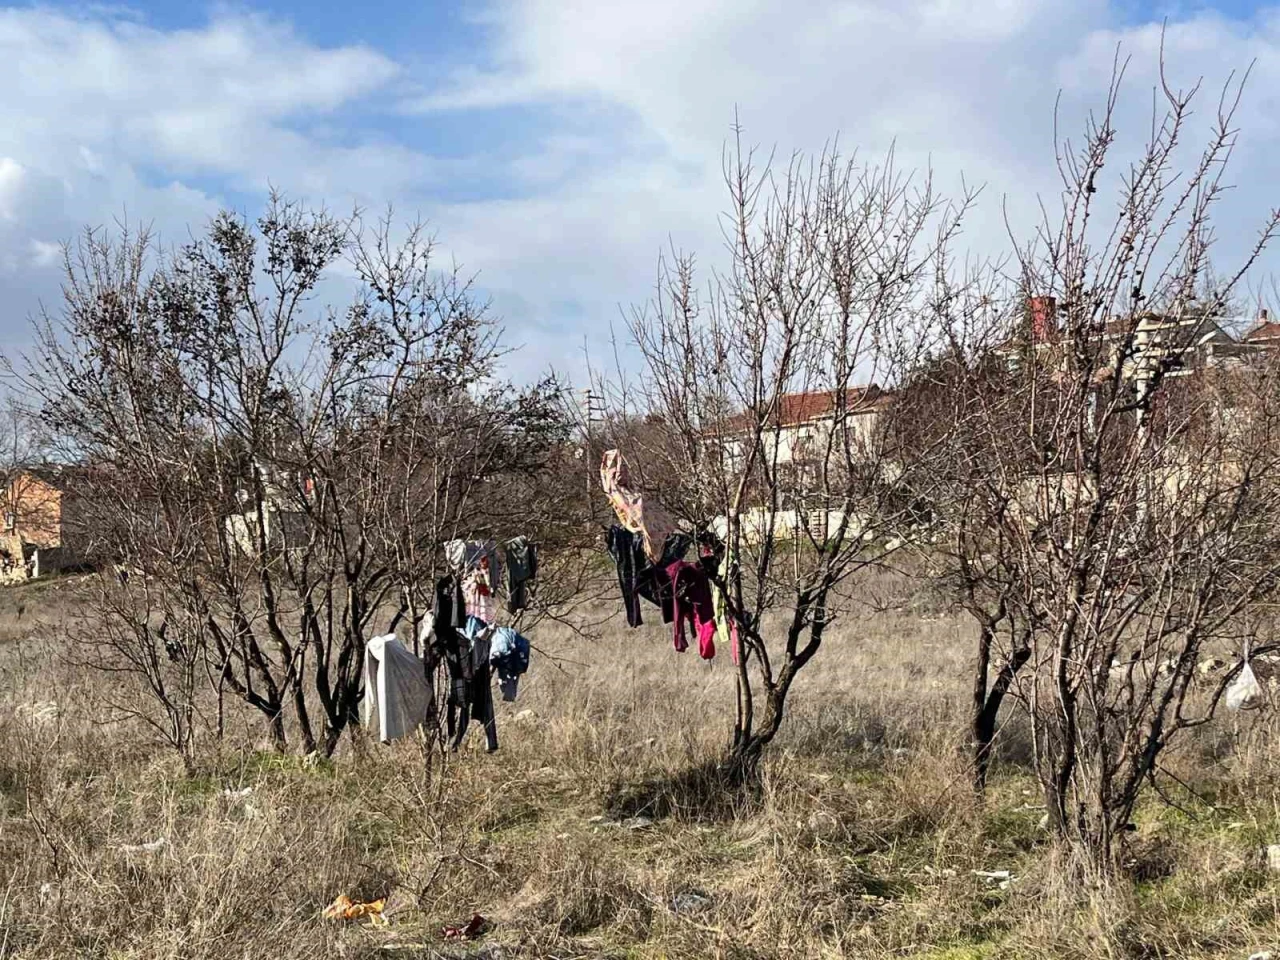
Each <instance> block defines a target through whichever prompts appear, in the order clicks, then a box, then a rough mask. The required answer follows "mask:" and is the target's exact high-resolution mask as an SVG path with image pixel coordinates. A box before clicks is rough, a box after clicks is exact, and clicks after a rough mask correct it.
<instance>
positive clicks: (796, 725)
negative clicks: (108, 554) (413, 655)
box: [0, 583, 1280, 960]
mask: <svg viewBox="0 0 1280 960" xmlns="http://www.w3.org/2000/svg"><path fill="white" fill-rule="evenodd" d="M891 599H893V598H891ZM0 605H2V606H0V690H2V691H3V693H0V703H2V704H3V706H2V707H0V957H14V958H19V957H20V958H35V957H101V958H113V960H124V958H139V960H142V958H163V957H174V958H177V957H183V958H203V957H210V958H249V957H272V958H293V957H298V958H302V957H308V958H315V957H350V958H356V957H369V958H372V957H405V958H427V957H437V956H443V957H464V956H474V957H490V958H498V957H511V958H516V957H560V958H570V957H618V958H622V957H628V958H631V957H634V958H658V957H672V958H674V957H725V958H765V957H859V958H863V957H865V958H881V957H884V958H887V957H921V958H931V960H944V958H946V960H978V958H997V957H998V958H1005V957H1014V958H1018V957H1027V958H1031V957H1036V958H1046V957H1073V958H1074V957H1079V958H1086V957H1087V958H1093V957H1097V958H1104V957H1105V958H1129V957H1132V958H1148V957H1151V958H1154V957H1180V958H1182V957H1186V958H1202V957H1240V958H1246V957H1248V956H1250V954H1252V953H1254V952H1256V951H1261V950H1266V949H1271V948H1273V947H1275V946H1277V945H1280V929H1278V927H1277V895H1278V894H1280V878H1278V877H1277V876H1276V875H1273V874H1271V873H1269V872H1268V870H1267V868H1266V863H1265V858H1264V856H1263V854H1262V851H1263V849H1264V848H1265V846H1266V845H1267V844H1270V843H1273V842H1280V790H1278V789H1277V787H1276V778H1275V772H1276V764H1277V760H1280V745H1278V742H1277V736H1278V735H1280V729H1278V727H1277V724H1276V722H1275V720H1274V718H1273V716H1272V715H1271V714H1270V712H1269V711H1261V712H1258V713H1256V714H1251V715H1247V716H1245V717H1243V718H1239V719H1236V718H1231V719H1224V720H1223V721H1222V722H1221V723H1219V724H1218V725H1217V726H1216V727H1214V728H1212V729H1209V730H1206V731H1204V733H1203V735H1202V736H1200V737H1199V738H1198V739H1196V740H1195V741H1193V742H1187V743H1186V744H1184V746H1183V747H1182V748H1181V749H1180V750H1179V751H1178V752H1177V753H1176V754H1175V755H1173V756H1171V757H1170V758H1169V761H1168V763H1167V764H1166V765H1167V766H1169V768H1170V769H1171V771H1173V772H1175V773H1176V774H1177V775H1178V777H1179V778H1180V779H1182V780H1184V781H1185V784H1186V786H1185V787H1178V788H1177V789H1176V791H1174V792H1171V793H1170V797H1169V799H1170V800H1171V801H1173V802H1174V803H1175V804H1176V805H1171V804H1169V803H1166V802H1163V801H1161V800H1159V799H1158V798H1154V797H1153V798H1152V800H1151V801H1150V802H1149V803H1147V805H1146V806H1145V807H1144V808H1143V810H1142V812H1141V816H1140V817H1139V822H1138V824H1137V827H1138V830H1137V833H1136V835H1135V837H1134V842H1133V851H1134V862H1133V864H1132V869H1131V873H1132V876H1131V878H1130V879H1128V880H1126V881H1124V882H1123V883H1118V884H1116V885H1115V886H1113V887H1109V888H1099V889H1079V888H1070V887H1068V886H1067V885H1065V884H1064V883H1062V882H1061V881H1060V880H1059V877H1060V876H1061V875H1062V873H1061V871H1060V870H1058V869H1057V866H1056V864H1057V862H1058V854H1057V853H1056V852H1055V850H1054V848H1053V846H1052V845H1051V844H1050V843H1049V842H1048V840H1047V838H1046V837H1045V835H1044V834H1043V833H1042V831H1041V830H1040V829H1039V828H1038V821H1039V819H1040V817H1041V811H1040V810H1039V809H1038V808H1037V804H1038V803H1039V796H1038V791H1037V790H1036V788H1035V785H1034V782H1033V779H1032V777H1031V776H1030V774H1029V772H1028V770H1027V768H1026V766H1025V761H1026V758H1025V750H1024V749H1023V748H1022V747H1021V746H1020V738H1019V736H1018V734H1017V730H1016V729H1014V728H1010V729H1009V730H1007V731H1006V732H1005V733H1004V734H1003V735H1002V741H1003V742H1002V748H1003V751H1002V755H1001V759H1000V762H999V764H998V766H997V769H996V771H995V774H994V780H993V787H992V790H991V795H990V797H989V800H988V802H987V804H986V805H985V807H980V806H979V805H977V804H976V803H975V801H974V799H973V797H972V795H971V794H970V792H969V790H968V786H967V779H966V774H965V769H964V766H963V762H962V758H961V756H960V754H959V747H960V745H961V743H962V741H963V720H964V711H965V705H966V700H967V689H968V686H969V676H968V657H969V646H970V644H969V639H970V628H969V625H968V624H967V623H966V621H965V620H964V619H963V618H961V617H958V616H955V615H952V614H950V613H947V612H945V611H944V612H939V611H936V610H932V609H930V607H929V605H928V604H925V603H922V602H920V601H919V600H918V599H913V598H912V597H911V596H909V595H906V594H903V595H901V596H898V597H897V598H896V599H895V600H894V602H893V603H891V604H890V607H891V609H889V610H887V611H880V612H877V613H874V614H872V613H869V612H865V613H862V614H855V613H849V614H846V615H845V617H844V618H843V619H842V620H841V621H840V623H839V626H838V628H837V629H836V630H835V632H834V634H833V635H832V636H831V638H830V640H829V641H828V643H827V644H826V645H825V646H824V649H823V651H822V653H821V654H820V656H819V658H818V659H817V660H815V662H814V663H813V664H812V666H811V667H810V668H809V669H808V670H806V671H805V673H804V675H803V676H802V678H801V680H800V682H799V684H798V688H797V690H796V692H795V694H794V697H793V708H792V709H793V712H792V714H791V716H790V717H789V719H788V721H787V723H786V725H785V728H784V733H783V734H782V736H781V737H780V739H779V741H778V742H777V743H776V745H775V749H773V750H772V752H771V753H770V754H769V756H768V759H767V763H766V765H765V769H764V776H763V786H762V788H761V789H760V790H759V792H756V793H752V794H749V795H742V794H734V793H726V792H725V791H723V790H720V789H718V788H717V785H716V784H715V783H714V781H713V778H712V775H711V774H710V773H709V771H710V770H712V766H711V764H712V762H713V761H714V760H715V758H716V757H717V756H718V754H719V752H720V751H721V750H722V748H723V746H724V743H725V740H726V738H727V734H728V724H729V718H730V717H731V704H732V672H731V665H730V663H729V659H728V657H727V656H725V657H722V658H721V659H719V660H717V661H716V662H714V663H713V664H711V665H706V664H703V663H701V662H700V661H699V660H698V659H697V658H696V656H695V655H694V654H692V653H686V654H684V655H678V654H676V653H675V652H674V651H673V650H672V649H671V646H670V641H669V638H668V636H667V634H666V631H665V628H663V627H662V626H661V625H660V624H654V625H647V626H646V627H644V628H642V629H640V630H637V631H630V630H627V629H626V628H625V626H623V625H622V623H621V621H614V625H613V626H611V627H610V628H609V629H607V630H606V631H605V633H604V636H603V637H602V638H601V639H599V640H595V641H584V640H581V639H578V638H574V637H572V636H571V635H569V633H568V631H563V632H561V633H557V632H554V631H552V630H550V629H542V630H539V631H538V632H537V633H535V634H534V635H533V636H532V637H531V639H533V640H534V642H535V644H536V647H537V648H538V652H536V653H535V659H534V662H533V665H532V668H531V672H530V674H529V676H528V677H527V678H526V682H525V683H524V684H523V685H522V687H521V694H520V699H519V700H518V701H517V702H516V703H514V704H500V707H499V709H500V715H499V735H500V737H501V741H502V749H501V752H500V753H498V754H496V755H492V756H488V755H486V754H485V753H484V752H483V749H482V745H483V738H482V737H481V736H480V735H479V734H478V733H477V732H473V734H472V735H471V737H470V739H469V742H468V744H467V748H466V749H464V751H463V753H462V754H461V755H460V756H459V757H457V758H456V759H454V760H453V761H452V762H450V763H449V764H448V765H447V766H446V767H444V768H443V769H441V768H440V767H438V766H437V767H436V770H435V772H434V774H433V775H432V776H430V777H428V776H427V774H426V767H425V764H424V759H423V753H422V747H421V746H420V744H418V743H415V742H409V741H402V742H399V743H396V744H393V745H390V746H379V745H377V744H371V743H367V742H366V743H355V744H353V743H351V742H346V743H344V744H343V746H342V748H341V750H340V751H339V754H338V755H337V756H336V757H335V758H334V760H333V761H332V762H323V763H319V764H308V763H305V762H303V761H302V760H300V759H298V758H296V757H280V756H276V755H273V754H271V753H270V752H268V751H267V750H266V748H265V741H264V738H263V737H262V732H261V730H260V728H259V727H258V726H257V725H255V722H254V721H253V719H252V718H250V717H247V716H245V717H239V716H237V717H234V718H232V721H231V722H230V724H229V727H228V734H227V738H226V740H225V741H224V743H223V744H222V745H221V747H217V748H215V746H214V745H213V744H212V743H211V742H209V741H207V740H206V741H205V745H204V748H203V751H202V754H201V757H200V764H199V772H198V774H197V775H196V776H187V775H184V773H183V772H182V767H181V764H180V763H178V762H177V760H176V758H175V757H174V756H172V755H171V754H169V753H166V752H165V751H164V750H163V749H161V748H160V747H159V746H157V745H156V744H155V743H154V742H153V740H152V739H151V738H150V737H149V736H148V735H147V733H146V731H145V730H144V729H142V728H141V727H140V726H138V725H137V724H135V723H113V722H111V721H110V718H109V717H107V716H105V715H103V713H102V712H101V708H100V707H99V706H98V699H97V697H96V695H95V690H98V689H101V687H100V685H101V684H104V683H111V682H113V681H111V680H110V679H109V678H104V677H102V676H100V675H91V674H88V673H86V672H84V671H83V670H81V669H79V668H75V667H73V666H71V665H70V663H69V659H68V657H67V649H66V644H65V642H64V641H62V640H61V639H60V627H59V622H60V619H61V618H64V617H68V616H74V615H75V610H76V607H77V604H76V593H75V587H74V586H73V585H71V584H66V583H64V584H60V585H56V586H53V585H35V586H31V587H26V588H21V589H15V590H10V591H7V592H5V593H3V594H0ZM653 619H654V620H657V619H658V618H656V617H654V618H653ZM50 704H55V705H56V708H55V707H53V706H50ZM1189 788H1194V790H1195V793H1194V794H1193V793H1192V792H1191V789H1189ZM157 840H162V841H163V842H162V843H159V844H155V843H153V841H157ZM142 844H152V848H151V849H132V850H131V849H129V848H130V847H134V848H136V847H138V846H139V845H142ZM1003 870H1007V871H1009V873H1010V875H1011V877H1012V878H1013V879H1012V880H1011V881H1010V882H1009V883H1007V884H1004V885H1002V884H1001V883H1000V881H999V880H998V879H996V880H992V879H988V878H984V877H981V876H977V875H975V873H974V871H989V872H995V871H1003ZM340 893H347V894H349V895H351V896H353V897H357V898H365V899H372V898H377V897H383V896H386V897H389V898H390V899H389V904H388V917H389V922H388V923H387V924H386V925H385V926H379V927H374V926H370V925H368V924H367V923H365V922H347V923H334V922H329V921H325V920H323V919H322V918H321V911H322V910H323V908H324V907H325V906H326V905H327V904H328V903H329V902H330V901H332V900H333V898H334V897H335V896H336V895H338V894H340ZM473 911H477V912H479V913H481V914H482V915H483V916H484V917H485V918H487V920H488V921H489V924H490V926H489V929H488V932H487V933H486V934H484V936H482V937H481V938H480V939H478V940H476V941H474V942H472V943H468V944H465V945H451V944H447V943H445V942H443V941H442V940H441V938H440V933H439V928H440V926H441V925H442V924H445V923H461V922H465V921H466V920H467V919H468V918H469V917H470V916H471V914H472V912H473ZM1277 955H1278V956H1280V954H1277Z"/></svg>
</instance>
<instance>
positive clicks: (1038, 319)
mask: <svg viewBox="0 0 1280 960" xmlns="http://www.w3.org/2000/svg"><path fill="white" fill-rule="evenodd" d="M1027 307H1028V312H1029V313H1030V314H1031V340H1032V342H1033V343H1045V342H1047V341H1049V340H1050V339H1052V337H1053V334H1054V333H1055V332H1056V331H1057V329H1058V316H1057V314H1058V301H1057V300H1055V299H1054V298H1053V297H1030V298H1028V300H1027Z"/></svg>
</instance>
